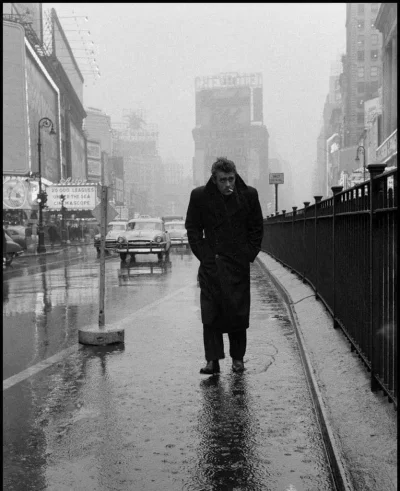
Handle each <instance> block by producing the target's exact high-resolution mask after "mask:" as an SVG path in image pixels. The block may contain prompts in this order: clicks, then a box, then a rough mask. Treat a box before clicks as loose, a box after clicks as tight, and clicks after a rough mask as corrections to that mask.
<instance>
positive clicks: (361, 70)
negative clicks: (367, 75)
mask: <svg viewBox="0 0 400 491" xmlns="http://www.w3.org/2000/svg"><path fill="white" fill-rule="evenodd" d="M357 75H358V78H364V67H363V66H359V67H358V68H357Z"/></svg>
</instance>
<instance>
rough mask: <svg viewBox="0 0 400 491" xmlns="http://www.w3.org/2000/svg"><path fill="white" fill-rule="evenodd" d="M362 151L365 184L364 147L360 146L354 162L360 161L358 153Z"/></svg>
mask: <svg viewBox="0 0 400 491" xmlns="http://www.w3.org/2000/svg"><path fill="white" fill-rule="evenodd" d="M360 150H362V154H363V181H364V182H365V148H364V147H363V146H362V145H359V146H358V147H357V154H356V158H355V159H354V160H355V161H356V162H359V161H360V157H359V156H358V153H359V152H360Z"/></svg>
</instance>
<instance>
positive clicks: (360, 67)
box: [341, 3, 382, 147]
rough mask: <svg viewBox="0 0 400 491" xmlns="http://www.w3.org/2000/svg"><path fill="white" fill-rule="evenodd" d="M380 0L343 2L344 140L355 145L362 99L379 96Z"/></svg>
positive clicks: (359, 131) (361, 124)
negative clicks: (344, 33) (378, 20)
mask: <svg viewBox="0 0 400 491" xmlns="http://www.w3.org/2000/svg"><path fill="white" fill-rule="evenodd" d="M378 10H379V3H348V4H346V56H345V57H343V78H342V81H341V85H342V93H343V109H344V110H343V113H344V125H343V140H344V141H343V143H344V147H351V146H354V145H358V143H359V140H360V137H362V134H363V131H364V101H366V100H369V99H373V98H375V97H378V88H379V87H380V85H381V80H382V60H381V47H382V35H381V33H380V32H379V31H378V29H377V28H376V26H375V20H376V16H377V13H378Z"/></svg>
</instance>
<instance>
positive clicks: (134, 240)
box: [116, 217, 171, 261]
mask: <svg viewBox="0 0 400 491" xmlns="http://www.w3.org/2000/svg"><path fill="white" fill-rule="evenodd" d="M170 247H171V239H170V236H169V234H168V232H166V229H165V224H164V222H163V220H162V219H161V218H142V217H141V218H133V219H132V220H129V222H128V225H127V228H126V232H125V233H124V234H121V235H120V236H119V237H118V239H117V248H116V250H117V251H118V252H119V256H120V258H121V260H122V261H125V260H126V257H127V255H128V253H129V254H130V256H131V260H135V254H157V256H158V259H160V260H161V259H162V258H163V257H164V258H165V257H167V256H168V255H169V250H170Z"/></svg>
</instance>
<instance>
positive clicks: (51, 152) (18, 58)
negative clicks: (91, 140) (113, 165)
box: [3, 3, 87, 220]
mask: <svg viewBox="0 0 400 491" xmlns="http://www.w3.org/2000/svg"><path fill="white" fill-rule="evenodd" d="M3 7H4V8H3V100H4V104H3V120H4V124H3V142H4V145H3V210H5V211H6V212H7V213H8V214H13V215H14V216H18V218H19V219H20V220H22V219H25V218H29V219H32V217H33V216H35V215H36V214H37V210H38V203H37V193H38V186H39V183H38V181H39V171H40V176H41V184H42V189H43V188H44V189H47V186H50V185H52V184H57V183H58V182H59V181H60V180H61V179H65V178H71V179H79V180H80V181H82V180H85V179H86V165H87V164H86V138H85V135H84V133H83V130H82V121H83V118H84V117H85V116H86V113H85V110H84V107H83V102H82V94H83V81H84V80H83V76H82V74H81V73H80V70H79V67H78V65H77V63H76V60H75V57H74V54H73V52H72V49H71V46H70V45H69V43H68V41H67V39H66V37H65V34H64V30H63V28H62V26H61V23H60V20H59V19H58V17H57V14H56V12H55V10H54V9H52V10H51V14H50V16H49V22H48V23H47V30H48V31H49V32H50V34H51V35H50V36H48V38H49V40H50V41H49V43H48V44H45V43H44V42H43V39H44V28H43V14H42V4H41V3H6V4H3ZM63 52H64V53H65V52H68V59H67V58H65V56H64V55H62V53H63ZM51 129H52V130H53V131H51ZM39 143H40V145H39ZM39 149H40V153H39ZM39 163H40V168H39ZM3 213H4V212H3ZM47 215H48V210H46V209H45V210H44V211H43V216H44V218H45V219H46V217H47Z"/></svg>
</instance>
